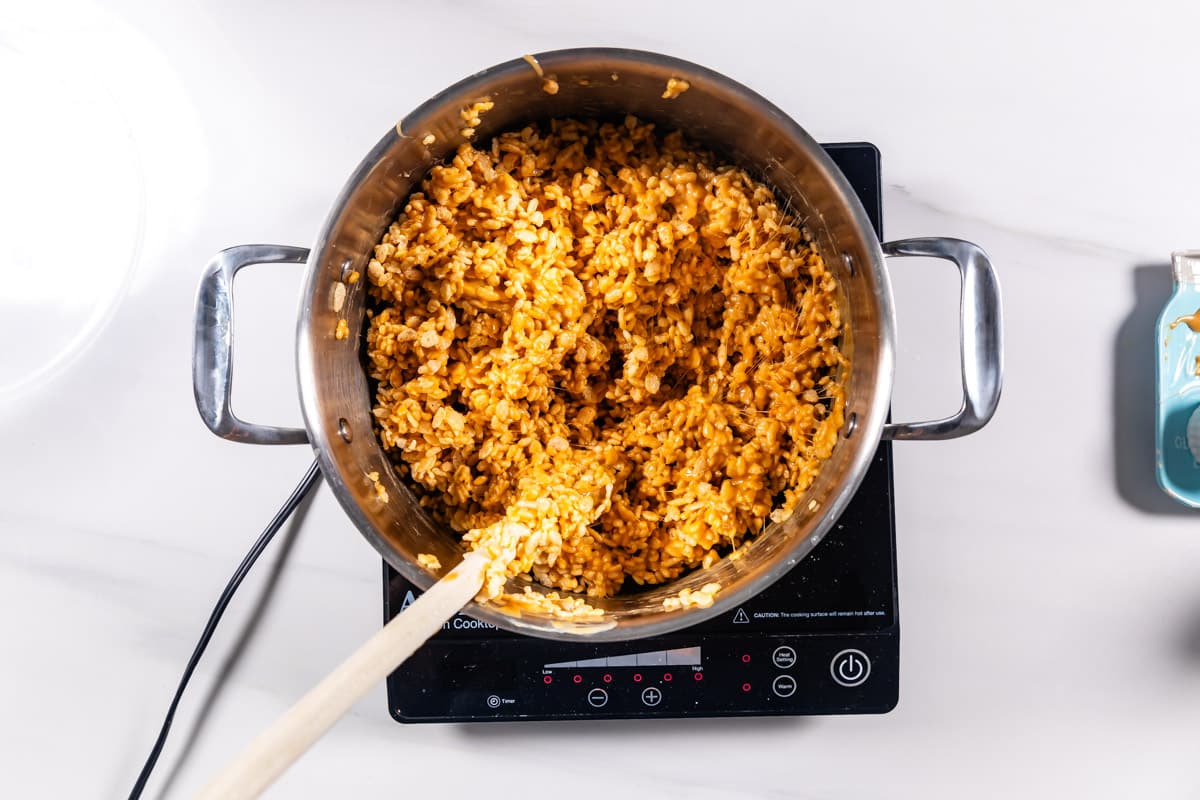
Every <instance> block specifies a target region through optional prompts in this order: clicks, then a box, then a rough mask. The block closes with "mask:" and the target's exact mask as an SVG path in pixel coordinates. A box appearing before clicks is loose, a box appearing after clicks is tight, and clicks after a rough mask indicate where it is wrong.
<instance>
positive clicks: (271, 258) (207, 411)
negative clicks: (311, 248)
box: [192, 244, 308, 444]
mask: <svg viewBox="0 0 1200 800" xmlns="http://www.w3.org/2000/svg"><path fill="white" fill-rule="evenodd" d="M307 260H308V250H305V249H304V248H302V247H285V246H283V245H274V244H246V245H241V246H240V247H230V248H229V249H228V250H222V251H221V252H219V253H217V255H216V256H215V257H214V258H213V260H212V261H210V262H209V263H208V267H207V269H205V270H204V277H203V278H201V280H200V290H199V292H198V293H197V295H196V335H195V338H194V340H193V341H192V389H193V390H194V391H195V393H196V408H197V409H199V411H200V417H201V418H202V419H203V420H204V424H205V425H207V426H208V429H209V430H210V431H212V432H213V433H215V434H216V435H217V436H220V437H221V438H223V439H232V440H233V441H235V442H247V443H249V444H304V443H306V442H307V441H308V432H307V431H305V430H304V429H303V428H278V427H275V426H273V425H255V424H254V423H251V422H243V421H242V420H240V419H238V418H237V417H236V416H235V415H234V413H233V409H231V408H230V407H229V397H230V394H231V391H232V388H233V369H232V367H233V328H232V323H233V276H234V275H235V274H237V271H238V270H240V269H241V268H242V267H248V266H250V265H251V264H303V263H305V262H306V261H307Z"/></svg>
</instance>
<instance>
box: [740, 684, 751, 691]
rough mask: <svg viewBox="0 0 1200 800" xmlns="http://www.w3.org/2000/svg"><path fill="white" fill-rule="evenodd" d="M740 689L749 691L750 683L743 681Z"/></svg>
mask: <svg viewBox="0 0 1200 800" xmlns="http://www.w3.org/2000/svg"><path fill="white" fill-rule="evenodd" d="M742 691H743V692H748V691H750V684H748V683H743V684H742Z"/></svg>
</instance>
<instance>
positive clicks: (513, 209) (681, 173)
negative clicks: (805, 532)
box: [366, 117, 848, 611]
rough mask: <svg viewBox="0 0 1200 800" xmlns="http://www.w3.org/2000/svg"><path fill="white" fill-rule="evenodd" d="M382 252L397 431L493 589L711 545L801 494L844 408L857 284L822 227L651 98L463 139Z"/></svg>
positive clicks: (637, 576) (665, 576)
mask: <svg viewBox="0 0 1200 800" xmlns="http://www.w3.org/2000/svg"><path fill="white" fill-rule="evenodd" d="M367 278H368V281H369V287H370V292H371V296H372V298H373V301H374V302H373V307H372V308H371V310H370V311H368V315H369V323H368V327H367V332H366V337H367V353H368V368H369V372H370V377H371V378H372V379H373V380H374V381H375V382H376V385H377V389H376V395H375V406H374V416H375V420H376V423H377V433H378V436H379V439H380V442H381V443H382V445H383V447H384V449H385V451H386V452H387V453H388V454H389V455H390V457H391V458H392V460H393V463H394V464H395V465H396V467H397V469H398V471H399V473H400V474H401V475H402V476H406V477H407V478H408V482H409V483H410V485H412V486H413V487H414V489H415V490H416V491H417V493H418V496H419V497H420V499H421V503H422V504H423V505H424V506H425V508H426V509H427V510H428V511H429V512H430V513H431V514H432V515H434V516H435V517H436V518H437V519H439V520H441V521H443V522H445V523H446V524H448V525H449V526H451V527H452V528H453V529H455V530H457V531H460V532H461V533H462V534H463V539H464V541H465V542H466V543H468V545H469V546H470V547H471V548H474V549H484V550H485V551H487V552H488V553H489V555H490V556H492V557H493V562H492V567H491V569H490V571H489V576H488V580H487V583H486V585H485V588H484V590H483V592H482V593H481V595H480V599H481V600H484V601H487V600H491V601H493V602H505V601H506V600H507V601H511V600H512V598H511V597H508V596H505V595H504V585H505V581H506V580H507V579H508V578H509V577H513V576H519V575H528V576H530V577H531V578H532V579H533V580H536V581H538V582H539V583H541V584H544V585H545V586H547V587H553V588H555V589H558V590H563V591H565V592H576V593H582V594H584V595H587V596H591V597H603V596H609V595H612V594H614V593H615V592H617V591H618V590H620V589H621V587H622V586H623V585H624V584H625V583H626V581H633V582H634V583H635V584H658V583H662V582H664V581H669V580H671V579H673V578H676V577H678V576H680V575H682V574H684V573H686V572H687V571H689V570H691V569H693V568H695V567H698V566H710V565H712V564H713V563H714V562H715V561H717V560H718V559H720V558H721V557H722V556H723V555H725V554H727V553H729V552H730V551H731V550H732V549H733V548H735V547H737V546H738V545H739V544H741V543H742V542H743V541H744V540H746V539H747V537H752V536H754V535H757V534H758V533H759V532H761V531H762V530H763V529H764V528H765V526H766V524H767V521H768V520H775V521H780V520H782V519H785V518H786V517H787V516H788V515H790V514H791V513H792V510H793V509H794V508H795V506H796V503H797V501H798V500H799V498H800V497H801V496H802V495H803V493H804V491H805V490H806V489H807V488H808V486H809V485H810V484H811V482H812V480H813V478H814V476H815V475H816V474H817V471H818V470H819V469H820V466H821V462H822V461H823V460H824V459H826V458H828V457H829V455H830V453H831V451H832V449H833V447H834V445H835V444H836V442H837V438H838V433H839V430H840V429H841V427H842V423H843V411H844V396H843V391H842V386H841V384H840V380H841V376H842V375H844V374H845V370H846V368H847V367H848V362H847V358H846V356H845V355H844V354H843V353H842V352H841V351H840V350H839V347H838V343H839V339H840V336H841V334H842V326H843V321H842V317H841V313H840V311H839V307H838V285H837V281H836V280H835V278H834V277H833V275H831V274H830V272H829V271H828V270H827V269H826V266H825V264H824V262H823V261H822V259H821V256H820V255H819V254H818V253H817V251H816V250H815V249H814V247H813V245H812V244H811V242H810V241H809V239H808V238H807V236H806V233H805V231H804V230H803V229H802V228H801V227H800V226H799V224H798V223H797V222H796V221H795V220H793V219H792V218H790V217H789V215H788V214H787V213H786V212H785V209H783V208H781V207H780V205H779V203H778V202H777V200H776V197H775V195H774V193H773V192H772V191H771V189H769V188H768V187H767V186H765V185H763V184H762V183H759V182H757V181H755V180H754V179H752V178H751V177H750V176H749V175H748V174H747V173H746V172H744V171H742V170H741V169H738V168H736V167H732V166H726V165H722V164H720V163H718V162H717V161H716V160H715V159H714V158H713V157H712V156H711V155H709V154H707V153H705V152H702V151H699V150H696V149H693V148H692V147H690V146H689V145H688V143H687V142H686V141H685V139H684V138H683V137H682V136H681V135H680V134H679V133H668V134H666V135H660V134H659V132H658V131H656V130H655V129H654V127H653V126H652V125H650V124H647V123H644V122H641V121H639V120H637V119H635V118H632V117H630V118H627V119H626V120H624V122H623V123H599V122H596V121H587V120H558V121H553V122H550V123H548V124H546V125H544V126H541V127H537V126H530V127H526V128H523V129H521V130H516V131H511V132H508V133H504V134H501V135H499V136H497V137H495V138H494V139H492V140H491V141H490V142H486V143H479V145H478V146H477V145H476V144H474V143H472V142H467V143H464V144H462V145H461V146H460V147H459V148H458V150H457V152H456V153H455V155H454V157H453V160H452V161H450V162H449V163H445V164H442V165H438V166H435V167H433V168H432V170H431V171H430V173H429V175H428V177H427V178H426V179H425V181H424V182H423V183H422V185H421V187H420V191H418V192H416V193H414V194H413V195H412V196H411V197H409V199H408V201H407V204H406V205H405V206H404V208H403V210H402V212H401V213H400V214H399V216H398V218H397V219H396V221H395V223H394V224H392V225H391V227H390V228H389V230H388V231H387V233H386V234H385V236H384V237H383V240H382V241H381V242H380V243H379V245H378V246H377V247H376V248H375V257H374V259H372V260H371V261H370V265H369V268H368V272H367ZM718 588H719V587H717V586H716V585H715V584H710V585H709V586H706V587H704V589H703V590H701V591H699V592H695V593H690V594H689V596H688V597H687V598H683V600H682V601H681V603H680V604H682V605H688V604H694V605H707V604H710V603H711V602H712V596H713V594H715V593H716V591H717V590H718ZM563 599H564V600H565V601H569V602H566V604H565V605H566V606H570V607H571V608H569V609H568V610H574V611H578V610H579V609H580V608H585V607H586V605H585V604H584V603H583V602H582V601H580V600H578V598H575V597H572V596H566V597H565V598H563Z"/></svg>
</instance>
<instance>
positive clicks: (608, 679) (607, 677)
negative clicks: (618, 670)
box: [604, 672, 612, 683]
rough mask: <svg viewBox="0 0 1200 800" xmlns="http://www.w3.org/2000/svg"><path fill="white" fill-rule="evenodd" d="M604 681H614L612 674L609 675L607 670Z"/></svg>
mask: <svg viewBox="0 0 1200 800" xmlns="http://www.w3.org/2000/svg"><path fill="white" fill-rule="evenodd" d="M604 682H605V683H612V675H609V674H608V673H607V672H606V673H604Z"/></svg>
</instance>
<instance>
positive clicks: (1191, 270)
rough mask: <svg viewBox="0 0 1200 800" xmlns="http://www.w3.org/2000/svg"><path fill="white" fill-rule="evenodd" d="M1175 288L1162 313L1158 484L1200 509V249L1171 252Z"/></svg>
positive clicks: (1157, 444)
mask: <svg viewBox="0 0 1200 800" xmlns="http://www.w3.org/2000/svg"><path fill="white" fill-rule="evenodd" d="M1171 268H1172V271H1173V272H1174V277H1175V291H1174V293H1173V294H1172V295H1171V299H1170V300H1169V301H1167V305H1166V306H1165V307H1164V308H1163V310H1162V314H1161V315H1159V318H1158V329H1157V331H1156V333H1157V345H1158V346H1157V350H1158V357H1157V358H1156V359H1155V364H1156V374H1157V381H1156V383H1157V391H1156V398H1157V406H1158V409H1157V415H1156V424H1155V427H1156V431H1155V432H1156V435H1157V441H1156V447H1155V462H1156V463H1155V467H1156V471H1157V473H1158V484H1159V486H1161V487H1162V488H1163V491H1165V492H1166V493H1167V494H1169V495H1170V496H1171V497H1173V498H1175V499H1176V500H1178V501H1179V502H1181V503H1184V504H1185V505H1189V506H1192V507H1194V508H1200V250H1182V251H1179V252H1176V253H1172V254H1171Z"/></svg>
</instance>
